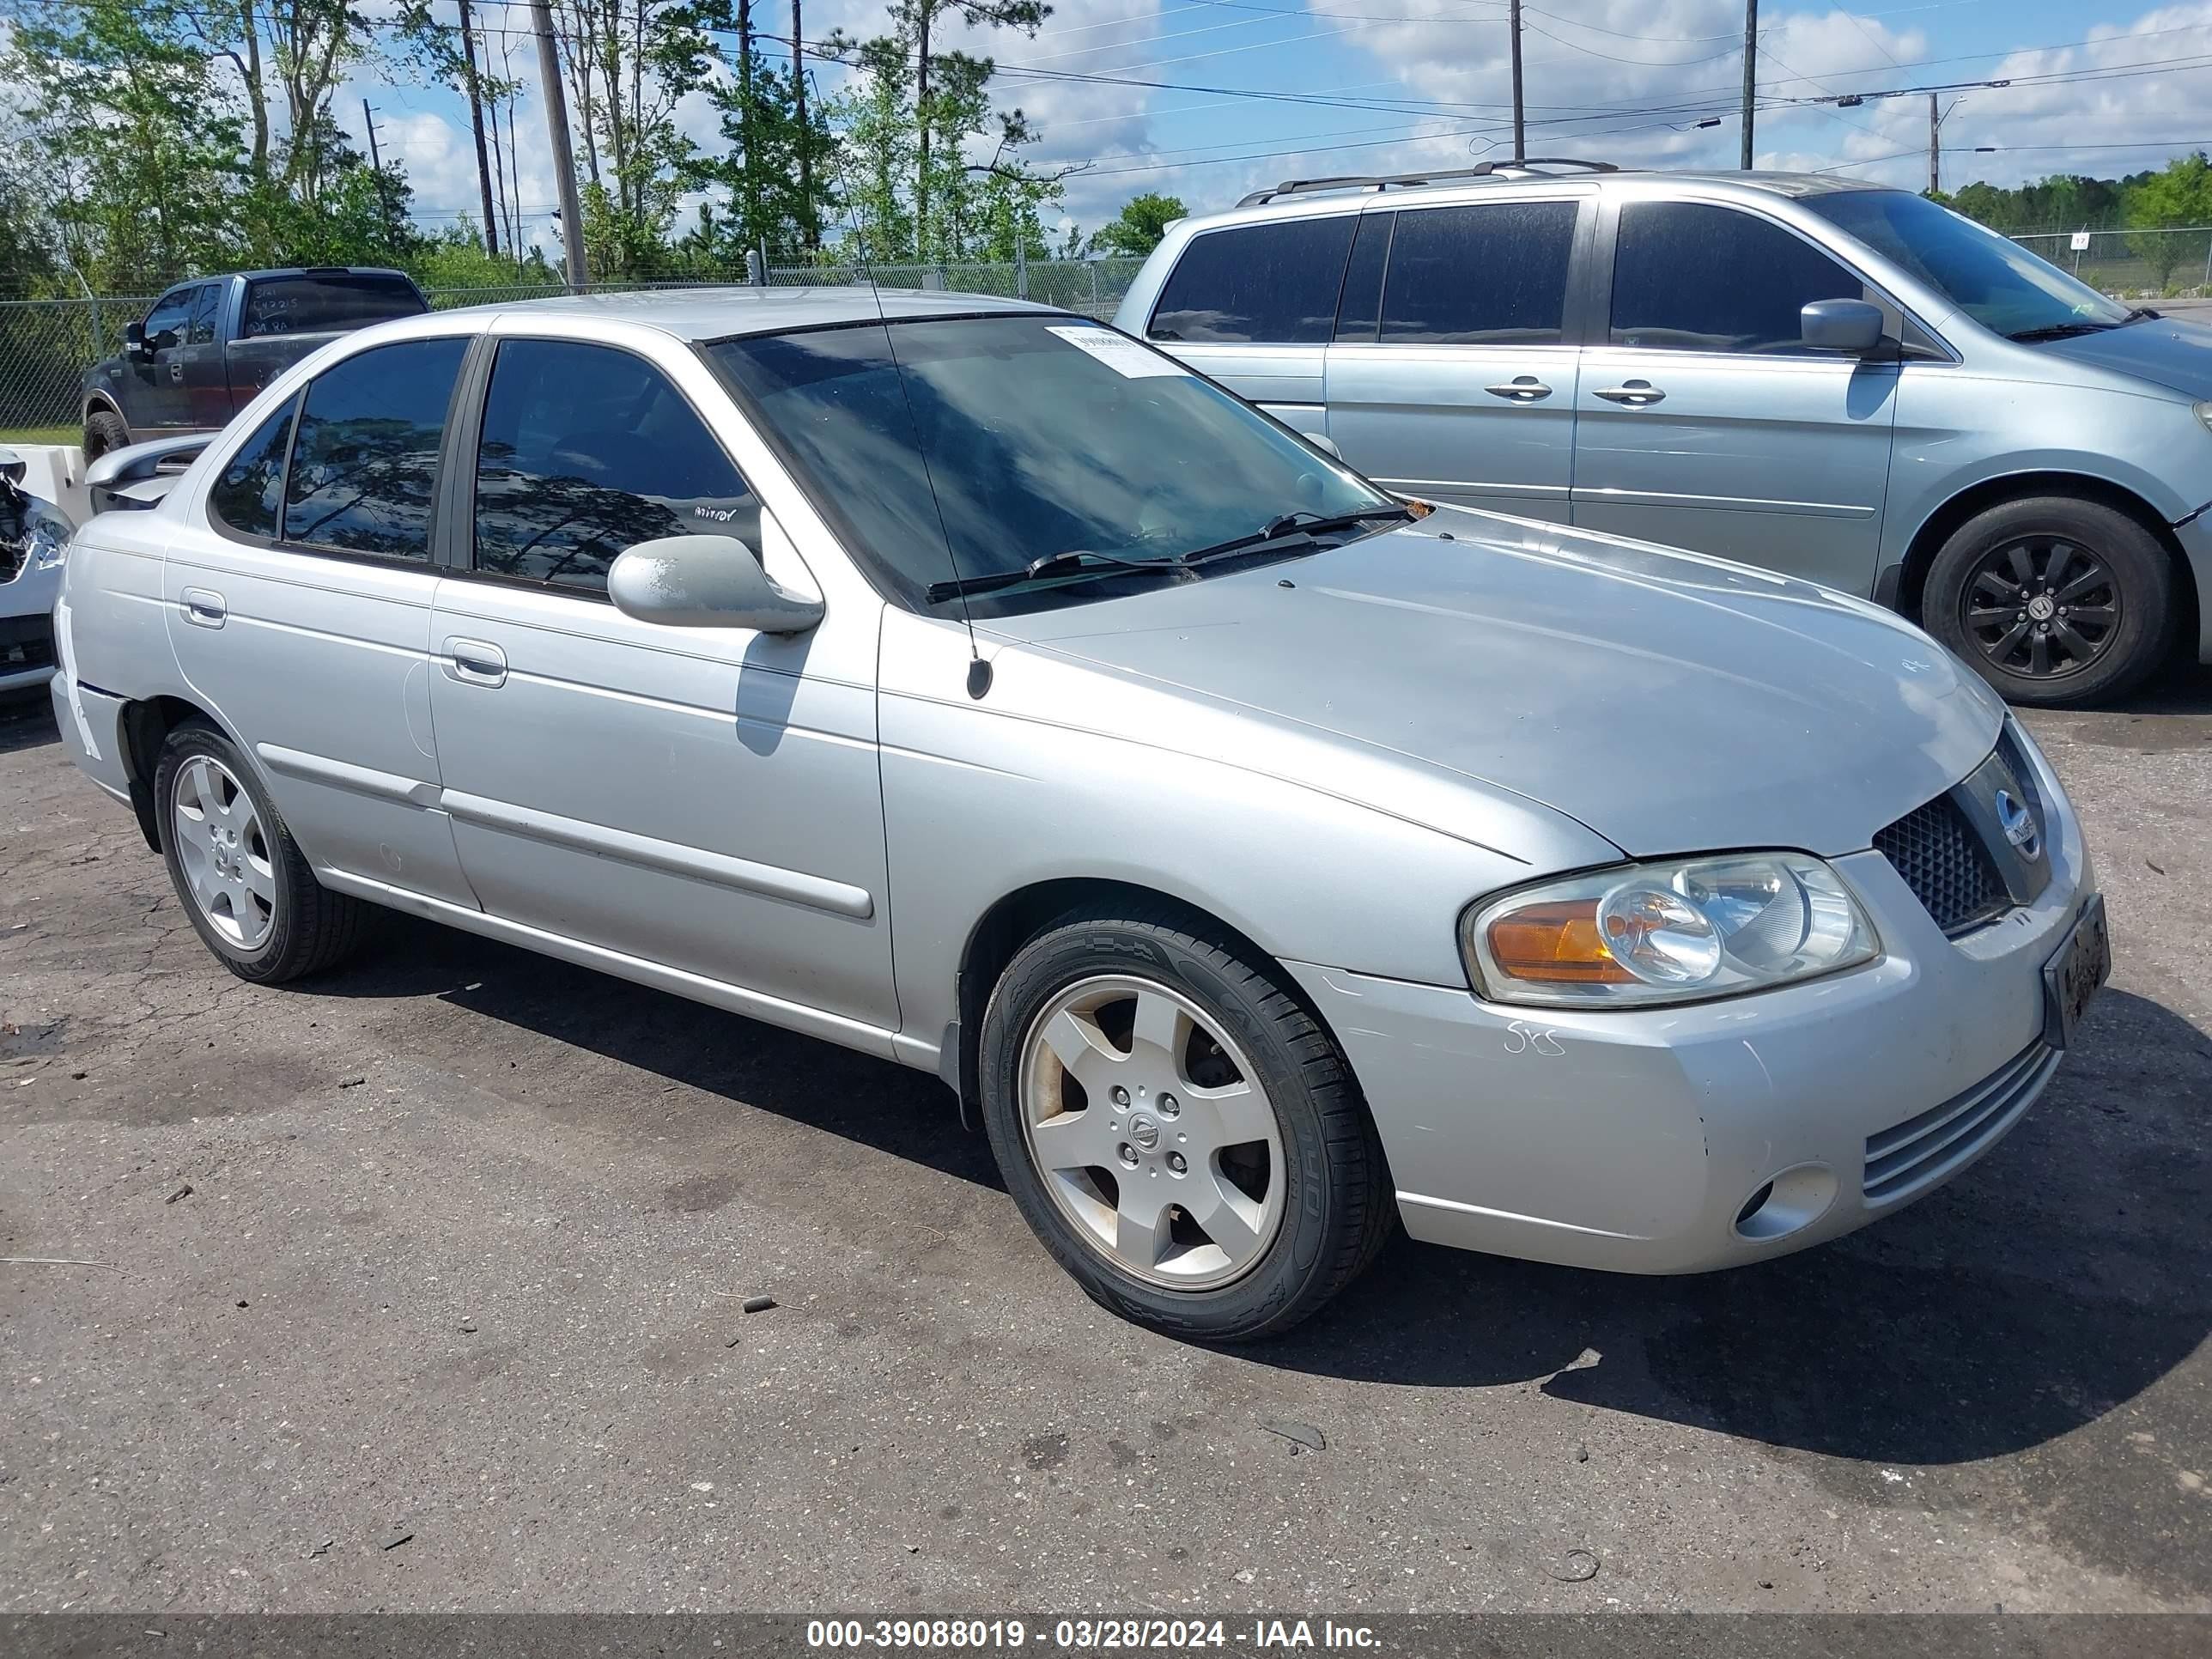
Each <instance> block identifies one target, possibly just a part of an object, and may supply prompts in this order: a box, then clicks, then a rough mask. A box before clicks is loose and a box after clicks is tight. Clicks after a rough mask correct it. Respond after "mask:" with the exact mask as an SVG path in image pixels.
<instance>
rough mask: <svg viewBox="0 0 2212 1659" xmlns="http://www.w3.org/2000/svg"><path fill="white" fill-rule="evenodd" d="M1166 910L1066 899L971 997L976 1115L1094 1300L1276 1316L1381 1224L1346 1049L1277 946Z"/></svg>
mask: <svg viewBox="0 0 2212 1659" xmlns="http://www.w3.org/2000/svg"><path fill="white" fill-rule="evenodd" d="M1182 921H1183V919H1182V918H1181V917H1178V916H1174V915H1169V914H1165V913H1163V914H1160V915H1127V916H1122V917H1111V918H1107V917H1102V918H1096V919H1092V918H1070V919H1068V920H1066V921H1063V922H1062V923H1061V924H1060V925H1058V926H1056V927H1052V928H1049V929H1048V930H1047V931H1046V932H1045V933H1042V934H1041V935H1039V936H1038V937H1037V938H1036V939H1032V940H1031V941H1030V943H1029V944H1028V945H1025V946H1024V947H1023V949H1022V950H1021V951H1019V952H1018V954H1017V955H1016V956H1015V957H1014V959H1013V961H1012V963H1009V964H1008V966H1007V968H1006V973H1005V974H1004V975H1002V976H1001V978H1000V981H999V983H998V985H997V987H995V989H994V991H993V993H992V996H991V1001H990V1006H989V1007H988V1008H987V1010H986V1012H985V1014H984V1019H983V1030H982V1036H981V1055H980V1059H981V1078H982V1096H983V1101H982V1105H983V1120H984V1124H985V1127H987V1130H988V1132H989V1133H990V1137H991V1146H992V1150H993V1151H994V1152H995V1153H996V1155H997V1157H998V1160H999V1167H1000V1170H1001V1171H1002V1172H1003V1173H1004V1175H1005V1176H1006V1185H1007V1188H1008V1190H1009V1191H1010V1192H1012V1194H1013V1197H1014V1201H1015V1203H1016V1204H1017V1205H1018V1206H1020V1209H1021V1211H1022V1213H1023V1216H1024V1218H1025V1219H1026V1220H1027V1221H1028V1222H1029V1224H1030V1227H1031V1228H1032V1229H1033V1230H1034V1231H1036V1235H1037V1237H1039V1239H1041V1240H1042V1242H1043V1243H1044V1245H1045V1247H1046V1249H1048V1250H1050V1251H1051V1252H1052V1254H1053V1255H1054V1258H1055V1259H1056V1260H1058V1261H1059V1262H1060V1265H1061V1266H1062V1267H1065V1268H1066V1270H1067V1271H1068V1272H1069V1273H1071V1274H1072V1275H1073V1277H1074V1278H1075V1279H1076V1281H1077V1282H1078V1283H1079V1284H1080V1285H1082V1286H1083V1288H1084V1289H1085V1291H1087V1292H1089V1294H1090V1295H1091V1297H1093V1298H1094V1299H1095V1300H1097V1302H1099V1303H1100V1304H1103V1306H1105V1307H1107V1308H1108V1309H1109V1310H1112V1311H1114V1312H1115V1313H1118V1314H1120V1315H1121V1316H1123V1317H1125V1318H1127V1319H1131V1320H1133V1321H1135V1322H1138V1323H1139V1324H1143V1325H1148V1326H1151V1327H1152V1328H1154V1329H1157V1330H1161V1331H1164V1332H1167V1333H1169V1334H1173V1335H1178V1336H1184V1337H1189V1338H1194V1339H1197V1340H1210V1341H1237V1340H1249V1339H1253V1338H1257V1337H1263V1336H1272V1335H1275V1334H1279V1333H1280V1332H1283V1331H1285V1330H1288V1329H1289V1328H1291V1326H1293V1325H1295V1324H1297V1322H1299V1321H1301V1320H1303V1319H1305V1318H1306V1317H1308V1316H1310V1315H1311V1314H1313V1313H1315V1312H1316V1311H1317V1310H1319V1309H1320V1308H1321V1307H1322V1306H1323V1305H1324V1304H1326V1303H1327V1302H1328V1300H1329V1299H1330V1298H1331V1297H1334V1296H1335V1295H1336V1294H1337V1292H1338V1291H1340V1290H1342V1289H1343V1288H1344V1286H1345V1285H1347V1284H1349V1283H1350V1282H1351V1280H1352V1278H1353V1277H1354V1276H1356V1275H1357V1274H1358V1272H1359V1271H1360V1269H1361V1268H1362V1267H1365V1266H1366V1265H1367V1263H1368V1261H1370V1259H1371V1258H1372V1257H1373V1255H1375V1252H1376V1250H1377V1249H1379V1248H1380V1246H1381V1245H1382V1243H1383V1241H1384V1239H1385V1238H1386V1237H1388V1231H1389V1221H1390V1218H1391V1215H1392V1214H1393V1213H1394V1212H1393V1208H1392V1206H1391V1202H1390V1188H1389V1179H1388V1176H1387V1174H1386V1172H1385V1170H1384V1167H1383V1154H1382V1149H1381V1147H1380V1146H1379V1145H1378V1144H1377V1142H1376V1139H1375V1133H1374V1129H1373V1127H1372V1125H1371V1124H1370V1122H1369V1121H1368V1116H1367V1110H1366V1107H1365V1105H1364V1103H1363V1102H1362V1101H1361V1100H1360V1098H1359V1094H1358V1088H1357V1085H1355V1084H1354V1082H1353V1080H1352V1074H1351V1070H1350V1067H1349V1066H1347V1065H1346V1063H1345V1060H1344V1058H1343V1056H1342V1055H1341V1054H1339V1052H1338V1051H1337V1048H1336V1045H1335V1044H1334V1042H1331V1041H1330V1039H1329V1037H1328V1034H1327V1033H1326V1032H1324V1031H1323V1030H1321V1028H1320V1027H1319V1026H1318V1025H1317V1024H1316V1023H1315V1021H1314V1019H1313V1018H1312V1016H1311V1015H1310V1014H1309V1013H1307V1012H1306V1011H1305V1010H1304V1007H1303V1006H1301V1005H1300V1004H1299V1003H1298V1002H1297V1000H1295V999H1294V998H1293V997H1291V995H1290V994H1289V993H1288V991H1287V990H1286V989H1285V987H1284V985H1283V984H1282V983H1281V982H1280V981H1279V980H1278V979H1277V978H1276V976H1275V970H1273V968H1272V965H1270V964H1264V963H1255V962H1253V961H1250V960H1248V959H1247V958H1246V957H1244V956H1243V954H1241V953H1240V952H1239V951H1237V950H1236V949H1233V948H1231V946H1230V945H1227V944H1225V943H1224V942H1222V941H1219V940H1216V939H1210V938H1207V937H1206V936H1205V935H1204V934H1202V933H1195V932H1193V931H1190V930H1189V929H1188V927H1185V926H1184V925H1182Z"/></svg>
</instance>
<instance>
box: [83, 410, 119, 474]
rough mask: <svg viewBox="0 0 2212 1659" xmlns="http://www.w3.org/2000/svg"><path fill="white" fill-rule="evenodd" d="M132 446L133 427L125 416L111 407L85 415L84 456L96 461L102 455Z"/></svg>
mask: <svg viewBox="0 0 2212 1659" xmlns="http://www.w3.org/2000/svg"><path fill="white" fill-rule="evenodd" d="M130 447H131V428H129V427H127V426H125V424H124V423H123V417H122V416H120V415H118V414H117V413H115V411H114V410H109V409H95V410H93V411H92V413H91V414H89V415H88V416H85V417H84V458H85V459H87V460H88V461H96V460H98V459H100V457H101V456H102V455H105V454H107V453H110V452H111V451H113V450H118V449H128V448H130Z"/></svg>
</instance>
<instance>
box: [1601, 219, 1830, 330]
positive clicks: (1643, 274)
mask: <svg viewBox="0 0 2212 1659" xmlns="http://www.w3.org/2000/svg"><path fill="white" fill-rule="evenodd" d="M1867 297H1868V295H1867V291H1866V284H1865V283H1862V282H1860V281H1859V279H1858V278H1857V277H1856V276H1852V275H1851V273H1850V272H1849V271H1848V270H1844V268H1843V267H1842V266H1841V265H1839V264H1837V263H1836V262H1835V261H1834V260H1833V259H1831V258H1829V257H1828V256H1827V255H1826V254H1825V253H1823V252H1820V250H1819V249H1818V248H1816V247H1814V246H1812V245H1811V244H1810V243H1808V242H1804V241H1801V240H1799V239H1798V238H1797V237H1796V236H1793V235H1792V234H1790V232H1788V231H1786V230H1784V229H1783V228H1781V227H1780V226H1779V225H1776V224H1770V223H1769V222H1767V221H1765V220H1764V219H1755V218H1753V217H1752V216H1751V215H1749V214H1747V213H1739V212H1737V211H1736V210H1735V209H1733V208H1723V207H1708V206H1705V205H1704V204H1700V203H1696V202H1630V203H1627V204H1625V205H1624V206H1623V207H1622V208H1621V210H1620V241H1619V243H1618V244H1617V245H1616V246H1615V249H1614V252H1613V343H1614V344H1615V345H1630V346H1644V347H1656V348H1659V349H1665V350H1674V351H1803V350H1805V349H1806V347H1805V345H1804V344H1803V343H1802V325H1801V323H1800V320H1799V318H1798V315H1797V313H1798V312H1799V311H1800V310H1801V309H1802V307H1804V306H1806V305H1807V304H1808V303H1809V302H1811V301H1814V300H1862V299H1865V298H1867Z"/></svg>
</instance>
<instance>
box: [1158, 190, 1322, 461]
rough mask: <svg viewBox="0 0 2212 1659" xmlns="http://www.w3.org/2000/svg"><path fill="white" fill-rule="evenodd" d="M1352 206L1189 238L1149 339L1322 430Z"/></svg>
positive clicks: (1287, 417) (1295, 421)
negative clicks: (1327, 362) (1326, 360)
mask: <svg viewBox="0 0 2212 1659" xmlns="http://www.w3.org/2000/svg"><path fill="white" fill-rule="evenodd" d="M1357 224H1358V216H1357V215H1356V214H1352V213H1347V212H1338V213H1334V214H1332V215H1329V216H1327V217H1323V218H1313V219H1269V220H1265V221H1262V222H1258V223H1255V224H1249V225H1231V226H1230V227H1228V228H1226V229H1223V230H1210V231H1207V232H1206V234H1204V235H1202V236H1195V237H1193V238H1192V239H1191V241H1190V244H1189V246H1187V247H1185V248H1184V249H1183V251H1182V258H1180V259H1178V260H1177V261H1176V268H1175V270H1173V271H1171V272H1170V274H1169V276H1168V280H1167V282H1166V283H1164V285H1163V286H1162V287H1161V289H1160V298H1159V303H1158V305H1156V306H1155V307H1153V308H1152V319H1151V321H1150V322H1149V323H1148V324H1147V325H1146V337H1147V338H1148V339H1150V340H1151V341H1152V343H1154V344H1155V345H1158V346H1160V347H1162V348H1163V349H1165V350H1168V351H1170V352H1172V353H1173V354H1174V355H1175V356H1177V357H1180V358H1181V359H1182V361H1183V362H1187V363H1188V364H1189V365H1190V366H1191V367H1192V368H1195V369H1197V370H1198V371H1199V372H1200V374H1210V375H1212V377H1213V378H1214V379H1215V380H1218V381H1220V382H1221V383H1222V385H1224V386H1227V387H1228V388H1229V389H1230V390H1231V391H1232V392H1236V393H1237V395H1238V396H1239V397H1242V398H1249V400H1250V401H1252V402H1253V403H1255V404H1259V405H1260V407H1261V408H1262V409H1264V410H1267V412H1268V413H1269V414H1270V415H1273V416H1275V417H1276V419H1278V420H1279V421H1281V422H1284V423H1285V425H1288V426H1291V427H1294V428H1297V430H1298V431H1301V432H1307V433H1312V434H1315V435H1322V434H1324V433H1326V432H1327V430H1328V423H1327V418H1326V416H1325V415H1324V414H1323V412H1322V361H1323V360H1322V354H1323V352H1324V351H1326V350H1327V349H1328V340H1329V336H1330V334H1331V333H1332V332H1333V331H1334V328H1335V325H1336V299H1337V293H1338V290H1339V289H1340V288H1341V286H1342V285H1343V281H1344V262H1345V257H1346V254H1347V253H1349V252H1350V251H1351V248H1352V231H1353V229H1354V228H1355V227H1356V226H1357Z"/></svg>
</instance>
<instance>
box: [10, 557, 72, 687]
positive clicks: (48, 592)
mask: <svg viewBox="0 0 2212 1659" xmlns="http://www.w3.org/2000/svg"><path fill="white" fill-rule="evenodd" d="M61 576H62V572H61V567H60V566H59V565H52V566H50V567H48V568H46V569H44V570H41V569H39V568H37V567H36V566H27V567H26V568H23V569H22V570H21V571H19V572H18V573H17V574H15V578H14V579H13V580H9V581H5V582H0V692H8V691H20V690H25V689H27V688H29V687H32V686H39V685H44V684H46V682H47V681H48V680H50V679H52V678H53V677H54V664H55V654H54V620H53V610H54V600H55V599H56V598H57V597H58V595H59V593H60V592H61V586H62V582H61Z"/></svg>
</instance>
